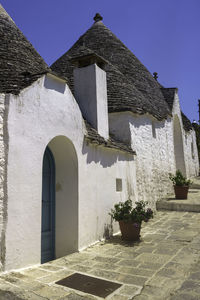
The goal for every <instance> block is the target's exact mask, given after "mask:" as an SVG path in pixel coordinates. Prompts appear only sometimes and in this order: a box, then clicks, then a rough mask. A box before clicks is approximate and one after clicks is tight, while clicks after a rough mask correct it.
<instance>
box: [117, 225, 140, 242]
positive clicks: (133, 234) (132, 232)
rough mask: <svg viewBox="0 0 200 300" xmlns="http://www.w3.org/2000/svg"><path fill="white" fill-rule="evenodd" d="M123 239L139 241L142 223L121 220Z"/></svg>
mask: <svg viewBox="0 0 200 300" xmlns="http://www.w3.org/2000/svg"><path fill="white" fill-rule="evenodd" d="M119 227H120V230H121V234H122V239H123V240H126V241H137V240H139V239H140V229H141V224H139V223H135V222H124V221H119Z"/></svg>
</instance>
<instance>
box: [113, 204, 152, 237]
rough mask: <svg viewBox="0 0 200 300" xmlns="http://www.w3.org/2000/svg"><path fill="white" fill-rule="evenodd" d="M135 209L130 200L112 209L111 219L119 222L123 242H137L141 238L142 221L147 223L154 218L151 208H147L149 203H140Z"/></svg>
mask: <svg viewBox="0 0 200 300" xmlns="http://www.w3.org/2000/svg"><path fill="white" fill-rule="evenodd" d="M135 204H136V206H135V207H133V204H132V201H131V200H130V199H128V200H127V201H125V202H119V203H117V204H115V206H114V209H111V213H110V215H111V217H112V218H113V219H114V220H115V221H118V222H119V227H120V230H121V234H122V239H123V240H128V241H135V240H138V239H139V238H140V229H141V224H142V221H145V222H147V221H148V220H149V219H150V218H153V211H152V210H151V208H146V205H147V204H148V202H145V201H138V202H136V203H135Z"/></svg>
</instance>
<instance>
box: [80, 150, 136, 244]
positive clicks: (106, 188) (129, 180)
mask: <svg viewBox="0 0 200 300" xmlns="http://www.w3.org/2000/svg"><path fill="white" fill-rule="evenodd" d="M83 155H84V156H83V158H84V163H83V170H82V172H81V173H80V174H79V190H80V199H85V200H84V201H80V207H79V211H80V219H79V220H80V225H79V232H80V237H81V238H80V245H79V247H80V249H83V248H85V247H86V246H87V245H88V244H91V243H92V242H94V241H98V240H99V239H101V237H104V238H105V237H108V235H109V234H110V233H111V232H112V231H113V232H114V233H115V232H117V231H119V227H118V224H117V223H116V222H114V223H113V224H111V217H110V216H109V212H110V209H111V207H113V206H114V204H115V203H117V202H119V201H125V200H127V199H128V198H131V199H132V200H133V201H135V200H136V199H137V189H136V174H135V161H134V158H133V156H132V155H128V154H127V155H126V154H124V153H123V152H121V153H120V152H117V151H112V150H108V149H106V148H104V147H95V146H90V145H87V144H84V147H83ZM85 174H87V177H84V176H85ZM116 178H120V179H122V191H120V192H117V191H116ZM91 227H92V228H93V229H94V230H93V232H91ZM88 232H91V234H88Z"/></svg>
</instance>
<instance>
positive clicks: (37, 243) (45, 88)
mask: <svg viewBox="0 0 200 300" xmlns="http://www.w3.org/2000/svg"><path fill="white" fill-rule="evenodd" d="M8 131H9V153H8V223H7V231H6V270H8V269H13V268H20V267H25V266H29V265H32V264H37V263H40V255H41V195H42V161H43V155H44V151H45V147H46V146H47V145H48V144H49V143H50V141H52V139H54V137H58V136H63V137H65V138H67V139H68V140H70V141H71V143H72V144H73V147H74V149H75V152H76V156H77V160H78V192H77V193H78V209H77V211H76V215H75V216H74V218H78V241H77V250H78V249H82V248H84V247H87V246H88V245H90V244H92V243H94V242H96V241H98V240H99V239H101V238H103V237H105V236H106V235H107V234H108V232H109V231H110V230H111V224H110V222H111V218H110V216H109V215H108V212H109V211H110V209H111V207H113V204H114V203H116V202H117V201H119V200H123V201H124V200H126V199H127V197H128V196H130V197H132V199H133V200H134V199H135V198H137V195H136V193H137V192H136V182H135V167H134V165H135V162H134V160H133V156H132V155H126V154H125V153H123V152H120V151H116V150H113V151H112V150H111V149H106V148H103V147H95V146H90V145H89V144H88V143H87V142H86V141H85V140H84V135H85V132H86V129H85V124H84V122H83V119H82V115H81V112H80V109H79V107H78V104H77V103H76V101H75V99H74V98H73V96H72V94H71V92H70V90H69V88H68V87H67V86H66V85H65V84H64V82H62V81H60V80H58V79H56V78H54V77H53V76H50V75H48V76H44V77H43V78H41V79H39V80H38V81H37V82H35V83H34V84H33V85H32V86H31V87H29V88H27V89H25V90H23V91H22V92H21V93H20V95H19V96H14V95H11V96H10V100H9V114H8ZM49 146H50V148H51V146H52V148H51V149H52V150H53V153H54V154H55V153H56V147H55V145H54V146H53V145H52V143H50V144H49ZM60 147H62V145H61V146H60ZM58 152H59V151H58ZM59 153H60V152H59ZM62 155H63V156H64V152H63V151H62ZM66 155H67V151H66ZM73 157H74V156H73ZM56 163H57V161H56ZM59 165H61V164H60V163H59ZM63 165H65V164H63ZM57 166H58V165H57ZM61 167H62V166H61ZM65 169H66V168H65ZM63 170H64V169H63ZM58 173H59V176H57V178H56V180H58V181H59V182H56V184H57V185H56V187H57V196H56V197H57V200H59V199H60V201H64V198H63V195H62V196H61V195H58V194H60V193H62V191H69V193H70V189H69V188H67V186H68V185H67V183H66V177H65V176H64V177H65V178H63V181H62V180H61V177H60V176H61V172H58V170H57V174H58ZM63 174H64V173H63ZM68 175H69V174H67V176H68ZM116 178H122V183H123V191H122V192H116V187H115V184H116V183H115V181H116ZM71 184H73V182H72V183H71ZM69 196H70V195H68V194H67V193H66V201H67V197H69ZM59 205H60V204H59ZM72 205H73V203H72ZM63 207H64V206H63ZM74 207H76V206H73V211H74ZM59 209H60V208H59ZM64 210H65V213H64V211H63V214H62V216H61V218H63V219H64V218H65V219H68V218H72V217H73V216H70V213H71V210H70V205H68V206H67V205H66V206H65V209H64ZM57 218H58V216H57ZM62 224H66V223H65V222H64V220H63V223H62ZM73 230H75V228H74V229H72V230H71V235H72V236H73V234H74V236H75V235H76V232H73ZM116 231H118V227H117V225H116V224H114V232H116ZM63 238H64V239H66V235H65V233H64V230H63ZM57 240H59V241H60V240H61V239H60V237H59V238H58V239H57ZM59 241H57V242H58V244H59V243H60V242H59ZM64 245H65V247H67V241H66V240H65V242H64ZM56 253H57V254H58V255H61V252H59V253H58V251H56ZM66 254H67V253H66Z"/></svg>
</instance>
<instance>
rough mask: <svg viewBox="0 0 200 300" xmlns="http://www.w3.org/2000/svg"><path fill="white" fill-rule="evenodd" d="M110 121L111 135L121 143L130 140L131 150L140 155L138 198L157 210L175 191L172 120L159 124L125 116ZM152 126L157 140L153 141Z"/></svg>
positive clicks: (147, 119)
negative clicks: (170, 175)
mask: <svg viewBox="0 0 200 300" xmlns="http://www.w3.org/2000/svg"><path fill="white" fill-rule="evenodd" d="M109 121H110V131H111V132H112V133H114V134H115V135H116V136H117V137H118V138H119V139H123V138H124V140H125V141H126V140H127V138H128V137H129V136H130V138H131V146H132V148H133V149H134V150H135V151H136V154H137V155H136V177H137V189H138V198H139V199H140V200H145V201H148V202H149V203H151V206H152V207H153V208H155V203H156V201H157V200H158V199H160V198H161V197H163V196H166V194H167V193H169V192H171V190H172V186H171V183H170V181H169V177H168V174H169V173H170V172H174V171H175V165H174V147H173V131H172V122H171V120H170V118H169V119H168V120H165V121H163V122H158V121H157V120H156V119H154V118H152V117H151V116H149V115H142V116H139V115H136V114H132V113H129V112H124V113H113V114H110V115H109ZM152 123H153V126H154V127H155V133H156V137H153V131H152ZM122 124H126V126H125V125H123V126H122ZM128 127H129V129H128V130H127V128H128ZM123 129H125V130H126V131H123Z"/></svg>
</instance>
